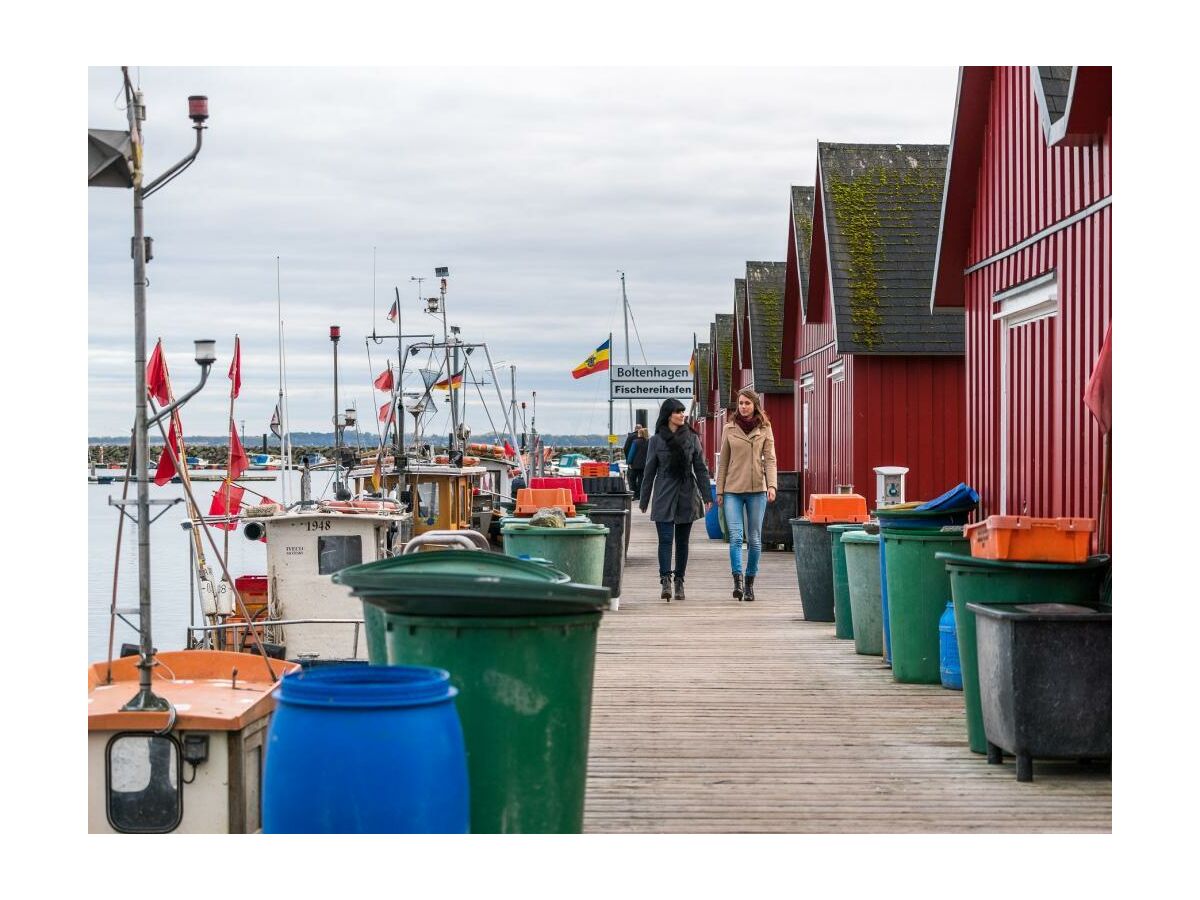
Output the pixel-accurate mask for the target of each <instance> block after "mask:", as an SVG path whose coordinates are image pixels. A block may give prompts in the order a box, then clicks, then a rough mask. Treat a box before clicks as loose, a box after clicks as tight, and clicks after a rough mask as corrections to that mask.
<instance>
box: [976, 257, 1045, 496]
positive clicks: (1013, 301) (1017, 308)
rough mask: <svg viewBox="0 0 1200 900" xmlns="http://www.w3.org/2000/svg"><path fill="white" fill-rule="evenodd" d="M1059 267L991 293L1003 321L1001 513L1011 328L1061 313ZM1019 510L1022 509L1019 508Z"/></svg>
mask: <svg viewBox="0 0 1200 900" xmlns="http://www.w3.org/2000/svg"><path fill="white" fill-rule="evenodd" d="M1058 297H1059V293H1058V271H1057V270H1056V269H1051V270H1050V271H1049V272H1046V273H1045V274H1044V275H1039V276H1038V277H1037V278H1032V279H1030V280H1029V281H1025V282H1022V283H1021V284H1018V285H1015V286H1014V287H1011V288H1007V289H1006V290H1003V291H1000V292H998V293H996V294H995V295H994V296H993V297H992V321H996V322H999V323H1000V515H1002V516H1005V515H1008V514H1009V513H1008V482H1009V476H1010V473H1009V471H1008V445H1009V429H1010V427H1011V424H1012V423H1011V421H1010V416H1009V412H1008V373H1009V368H1010V365H1011V364H1010V362H1009V358H1008V339H1009V332H1010V331H1012V330H1013V329H1014V328H1020V327H1021V326H1023V325H1029V324H1031V323H1033V322H1040V321H1041V320H1042V319H1051V318H1054V317H1055V316H1057V315H1058ZM1018 514H1020V511H1018Z"/></svg>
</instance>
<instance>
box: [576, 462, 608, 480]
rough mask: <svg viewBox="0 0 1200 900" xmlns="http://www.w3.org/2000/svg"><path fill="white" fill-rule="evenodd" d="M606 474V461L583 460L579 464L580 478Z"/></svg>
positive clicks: (598, 476)
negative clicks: (583, 461)
mask: <svg viewBox="0 0 1200 900" xmlns="http://www.w3.org/2000/svg"><path fill="white" fill-rule="evenodd" d="M606 475H608V463H598V462H585V463H580V464H579V477H580V478H604V477H605V476H606Z"/></svg>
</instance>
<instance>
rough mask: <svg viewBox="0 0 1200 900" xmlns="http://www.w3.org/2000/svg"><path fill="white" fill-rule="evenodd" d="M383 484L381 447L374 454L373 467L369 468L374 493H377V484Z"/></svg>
mask: <svg viewBox="0 0 1200 900" xmlns="http://www.w3.org/2000/svg"><path fill="white" fill-rule="evenodd" d="M381 484H383V448H382V447H381V448H380V449H379V452H378V453H376V454H375V468H374V469H372V470H371V486H372V487H373V489H374V490H375V492H376V493H379V486H380V485H381Z"/></svg>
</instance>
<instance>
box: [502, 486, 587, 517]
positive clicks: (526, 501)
mask: <svg viewBox="0 0 1200 900" xmlns="http://www.w3.org/2000/svg"><path fill="white" fill-rule="evenodd" d="M548 506H554V507H557V508H558V509H561V510H562V511H563V512H564V513H566V514H567V517H568V518H571V517H573V516H574V515H575V504H574V503H572V502H571V492H570V491H569V490H567V489H566V488H521V489H520V490H519V491H517V511H516V515H518V516H532V515H533V514H534V513H536V512H537V511H538V510H539V509H544V508H546V507H548Z"/></svg>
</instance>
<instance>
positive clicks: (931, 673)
mask: <svg viewBox="0 0 1200 900" xmlns="http://www.w3.org/2000/svg"><path fill="white" fill-rule="evenodd" d="M880 534H881V536H882V539H883V548H882V549H883V552H884V553H886V554H887V576H886V577H887V595H888V613H887V615H888V625H889V631H890V635H891V659H892V677H893V678H895V679H896V681H899V682H901V683H905V684H941V682H942V676H941V668H940V662H939V660H940V649H941V641H940V637H939V631H938V625H939V623H940V621H941V618H942V613H943V612H945V610H946V603H947V602H948V601H949V600H950V578H949V576H948V575H947V574H946V567H945V566H944V565H943V564H942V562H941V561H940V560H938V559H937V558H936V557H935V554H937V553H938V552H939V551H948V552H961V551H965V550H967V548H968V547H969V546H970V542H969V541H968V539H967V538H965V537H963V533H962V528H961V527H959V526H949V527H948V528H947V529H946V530H941V529H938V530H936V531H935V530H931V529H917V528H888V527H886V526H884V527H883V528H882V529H880Z"/></svg>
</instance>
